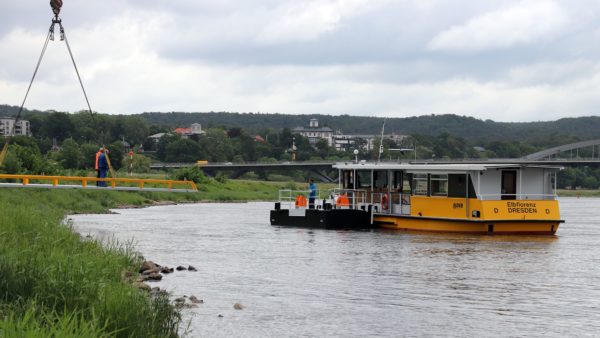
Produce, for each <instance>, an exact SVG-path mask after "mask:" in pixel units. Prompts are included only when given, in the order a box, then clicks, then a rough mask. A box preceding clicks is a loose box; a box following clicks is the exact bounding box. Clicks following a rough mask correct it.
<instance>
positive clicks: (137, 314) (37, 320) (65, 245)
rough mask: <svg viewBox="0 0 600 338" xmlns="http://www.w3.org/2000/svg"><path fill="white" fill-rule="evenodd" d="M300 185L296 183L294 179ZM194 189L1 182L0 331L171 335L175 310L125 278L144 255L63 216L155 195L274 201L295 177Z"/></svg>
mask: <svg viewBox="0 0 600 338" xmlns="http://www.w3.org/2000/svg"><path fill="white" fill-rule="evenodd" d="M298 187H300V186H298ZM199 188H200V192H199V193H163V192H116V191H89V190H65V189H20V188H5V189H0V336H2V337H11V336H19V337H21V336H27V337H29V336H31V337H48V336H55V337H104V336H119V337H170V336H175V335H176V332H177V326H178V324H179V313H178V312H177V311H176V310H175V309H174V307H173V306H172V305H171V304H170V303H169V300H168V299H167V298H166V297H164V296H163V297H157V298H154V297H150V296H149V294H148V293H147V292H146V291H141V290H138V289H136V288H135V287H133V286H132V285H131V284H130V283H128V282H126V281H124V279H125V278H124V276H126V275H128V274H135V273H136V272H137V269H139V266H140V262H141V258H140V257H137V255H136V254H135V253H134V251H133V249H132V248H127V247H123V246H119V245H115V246H113V247H110V248H106V247H103V246H101V245H99V244H98V243H96V242H93V241H89V240H83V239H81V238H80V237H79V235H77V234H75V233H74V232H72V231H71V229H69V227H68V226H66V225H64V224H63V223H62V220H63V219H64V217H65V216H66V215H67V214H70V213H100V212H106V211H107V210H108V209H109V208H116V207H119V206H144V205H152V204H154V203H157V202H165V201H172V202H193V201H245V200H274V199H276V198H277V191H278V190H279V189H282V188H297V187H296V186H295V185H294V184H293V183H271V182H252V181H237V180H229V181H226V182H224V183H219V182H216V181H210V182H208V183H206V184H201V185H200V186H199Z"/></svg>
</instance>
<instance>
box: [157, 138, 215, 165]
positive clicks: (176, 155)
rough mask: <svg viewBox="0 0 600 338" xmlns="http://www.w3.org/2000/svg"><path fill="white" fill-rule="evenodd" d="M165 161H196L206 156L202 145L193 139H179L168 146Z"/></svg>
mask: <svg viewBox="0 0 600 338" xmlns="http://www.w3.org/2000/svg"><path fill="white" fill-rule="evenodd" d="M165 151H166V156H165V161H167V162H196V161H198V160H202V159H204V158H205V153H204V152H203V151H202V149H200V145H199V144H198V143H196V142H194V141H192V140H188V139H179V140H176V141H174V142H171V143H169V144H168V145H167V146H166V149H165Z"/></svg>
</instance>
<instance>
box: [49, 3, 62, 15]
mask: <svg viewBox="0 0 600 338" xmlns="http://www.w3.org/2000/svg"><path fill="white" fill-rule="evenodd" d="M62 5H63V0H50V7H52V12H54V16H55V17H57V18H58V14H59V13H60V8H61V7H62Z"/></svg>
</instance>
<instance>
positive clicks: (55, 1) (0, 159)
mask: <svg viewBox="0 0 600 338" xmlns="http://www.w3.org/2000/svg"><path fill="white" fill-rule="evenodd" d="M62 4H63V2H62V0H51V1H50V6H51V7H52V12H53V13H54V18H52V23H51V24H50V28H49V29H48V35H46V41H44V47H42V52H41V53H40V57H39V58H38V61H37V64H36V66H35V70H34V71H33V76H32V77H31V81H30V82H29V86H28V87H27V91H26V92H25V97H24V98H23V102H22V103H21V107H19V111H18V112H17V115H16V116H15V122H14V124H13V126H12V128H11V130H10V131H9V133H8V136H9V137H10V136H14V133H15V128H16V127H17V122H18V121H19V118H20V117H21V113H22V112H23V107H24V106H25V102H26V101H27V96H29V91H30V90H31V86H32V85H33V81H34V80H35V76H36V75H37V72H38V70H39V68H40V65H41V63H42V59H43V58H44V54H45V53H46V49H47V48H48V43H49V42H50V41H54V28H55V26H56V25H57V24H58V26H59V28H60V41H64V42H65V44H66V45H67V50H68V51H69V56H70V57H71V62H72V63H73V67H74V68H75V73H76V74H77V79H78V80H79V84H80V86H81V90H82V91H83V96H84V97H85V102H86V103H87V107H88V112H89V113H90V116H91V117H92V123H94V124H95V123H96V119H95V118H94V112H93V111H92V107H91V105H90V101H89V99H88V96H87V93H86V91H85V87H84V85H83V81H82V80H81V76H80V75H79V69H78V68H77V63H76V62H75V57H73V52H72V50H71V46H70V45H69V39H68V38H67V34H66V33H65V28H64V27H63V25H62V20H61V19H60V18H59V17H58V15H59V14H60V10H61V7H62ZM100 135H101V136H100V137H101V140H100V141H101V143H102V147H104V131H103V130H102V131H101V132H100ZM9 144H10V139H7V141H6V143H4V146H3V148H2V151H0V166H1V165H2V164H3V163H4V159H5V157H6V154H7V152H8V146H9ZM106 156H107V159H108V155H106ZM108 161H109V163H110V160H108ZM109 167H110V173H111V176H113V177H115V174H114V171H113V169H112V166H111V165H110V164H109Z"/></svg>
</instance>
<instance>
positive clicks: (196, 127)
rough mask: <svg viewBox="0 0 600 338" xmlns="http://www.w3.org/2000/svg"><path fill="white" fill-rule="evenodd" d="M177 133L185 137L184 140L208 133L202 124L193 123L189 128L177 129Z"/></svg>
mask: <svg viewBox="0 0 600 338" xmlns="http://www.w3.org/2000/svg"><path fill="white" fill-rule="evenodd" d="M175 133H177V134H179V135H181V136H183V137H184V138H189V137H190V136H193V135H204V134H206V132H205V131H204V130H202V125H201V124H200V123H192V125H191V126H190V127H189V128H175Z"/></svg>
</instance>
